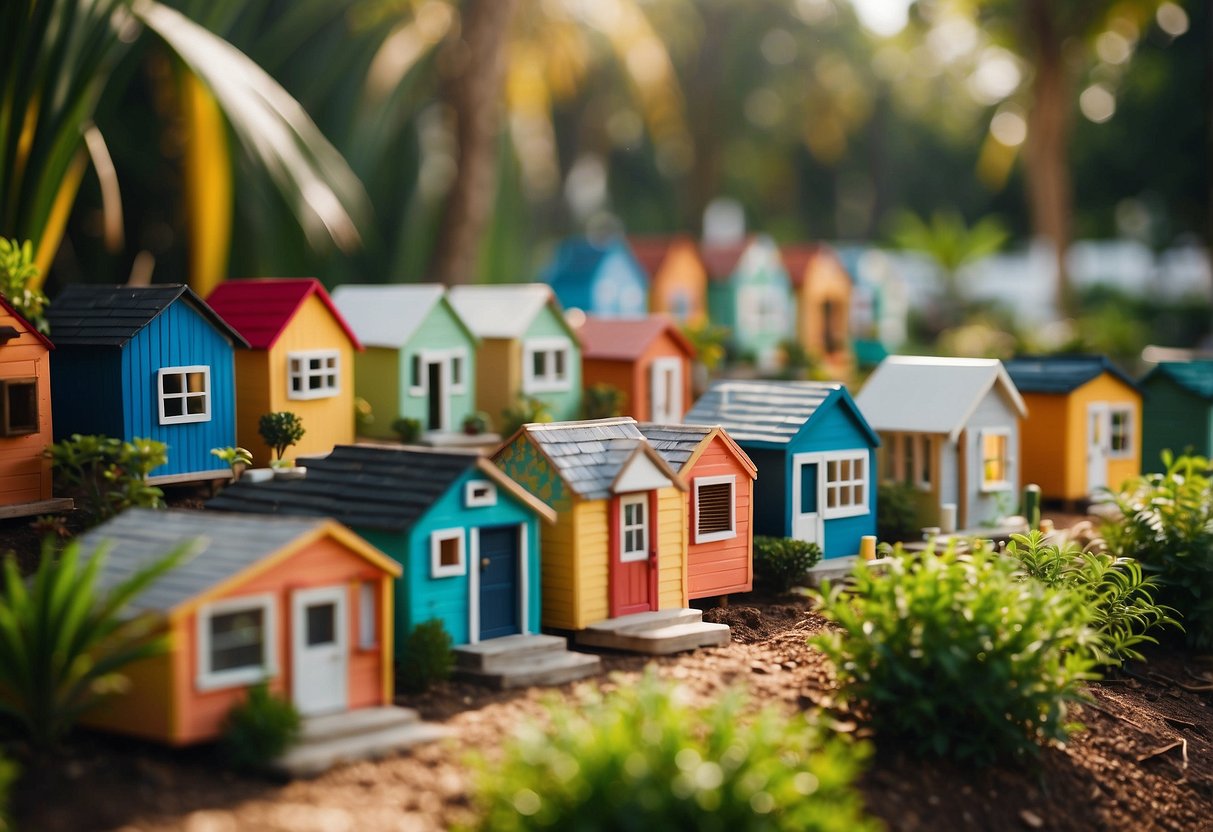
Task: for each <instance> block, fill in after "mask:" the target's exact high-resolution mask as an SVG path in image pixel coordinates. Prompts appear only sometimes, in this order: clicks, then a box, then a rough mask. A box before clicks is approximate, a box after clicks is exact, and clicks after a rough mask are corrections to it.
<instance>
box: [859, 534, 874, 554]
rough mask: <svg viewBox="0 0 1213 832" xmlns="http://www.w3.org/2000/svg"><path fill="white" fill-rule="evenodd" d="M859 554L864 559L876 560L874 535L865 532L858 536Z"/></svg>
mask: <svg viewBox="0 0 1213 832" xmlns="http://www.w3.org/2000/svg"><path fill="white" fill-rule="evenodd" d="M859 556H860V557H861V558H863V559H864V560H876V535H874V534H865V535H864V536H863V537H861V538H859Z"/></svg>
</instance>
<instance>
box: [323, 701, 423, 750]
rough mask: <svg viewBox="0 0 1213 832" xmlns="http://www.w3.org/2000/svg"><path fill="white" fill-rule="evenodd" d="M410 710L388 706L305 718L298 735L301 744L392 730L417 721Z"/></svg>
mask: <svg viewBox="0 0 1213 832" xmlns="http://www.w3.org/2000/svg"><path fill="white" fill-rule="evenodd" d="M417 720H418V716H417V712H416V711H414V710H413V709H412V708H400V707H397V706H395V705H387V706H384V707H381V708H358V709H357V710H353V711H342V712H340V713H335V714H324V715H323V716H313V717H305V718H304V720H303V728H302V730H301V731H300V733H299V740H300V742H324V741H326V740H331V739H337V738H339V737H349V736H356V735H358V734H367V733H372V732H374V731H382V730H385V729H388V728H395V727H397V726H399V725H408V724H411V723H414V722H417Z"/></svg>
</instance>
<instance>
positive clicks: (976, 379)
mask: <svg viewBox="0 0 1213 832" xmlns="http://www.w3.org/2000/svg"><path fill="white" fill-rule="evenodd" d="M855 401H856V402H857V403H858V404H859V409H860V410H862V411H863V415H864V416H865V417H866V418H867V420H868V422H869V423H871V425H872V427H873V428H874V429H875V430H876V431H877V432H878V433H879V434H880V439H881V444H882V450H883V454H882V458H881V461H880V470H881V472H882V476H883V478H884V480H886V481H896V482H905V483H910V484H912V485H913V486H914V488H915V489H916V490H917V492H918V493H919V501H920V503H919V504H920V509H921V514H920V518H921V520H922V523H923V525H924V526H925V525H938V524H939V518H940V506H941V505H945V504H950V505H954V506H956V523H957V526H958V527H959V528H960V529H966V528H972V527H975V526H979V525H985V524H988V523H991V522H993V521H994V520H996V519H997V518H998V517H999V516H1000V515H1004V514H1009V513H1013V512H1014V511H1015V510H1016V508H1017V506H1018V502H1019V500H1018V485H1019V482H1020V436H1019V425H1020V423H1021V422H1022V421H1023V420H1024V419H1025V418H1027V415H1028V410H1027V407H1026V406H1025V405H1024V401H1023V398H1022V397H1021V396H1020V395H1019V391H1018V390H1017V389H1016V388H1015V383H1014V382H1013V381H1011V377H1010V376H1008V375H1007V371H1006V370H1005V369H1004V368H1003V366H1002V362H1000V361H998V360H997V359H994V358H932V357H924V356H912V355H894V356H890V357H888V358H886V359H885V360H884V361H882V362H881V363H880V366H878V367H877V368H876V371H875V372H874V373H872V375H871V376H870V377H869V378H868V381H867V383H866V384H865V385H864V386H863V389H862V390H860V391H859V395H858V396H856V397H855Z"/></svg>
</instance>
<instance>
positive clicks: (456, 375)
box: [409, 348, 468, 396]
mask: <svg viewBox="0 0 1213 832" xmlns="http://www.w3.org/2000/svg"><path fill="white" fill-rule="evenodd" d="M435 364H437V365H438V372H439V374H440V375H439V379H440V380H439V382H438V384H440V385H441V386H442V389H443V390H444V391H445V392H446V393H466V392H467V390H468V378H467V375H468V353H467V350H465V349H462V348H460V349H451V350H420V351H418V352H414V353H410V354H409V395H410V396H426V395H429V394H430V393H431V392H432V391H431V390H430V386H431V385H430V372H431V368H432V367H433V365H435Z"/></svg>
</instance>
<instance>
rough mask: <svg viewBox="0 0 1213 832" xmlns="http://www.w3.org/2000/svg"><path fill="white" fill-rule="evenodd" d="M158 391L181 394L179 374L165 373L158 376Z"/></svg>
mask: <svg viewBox="0 0 1213 832" xmlns="http://www.w3.org/2000/svg"><path fill="white" fill-rule="evenodd" d="M160 389H161V390H162V391H163V392H165V393H181V392H183V391H182V389H181V373H165V374H164V375H162V376H160Z"/></svg>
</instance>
